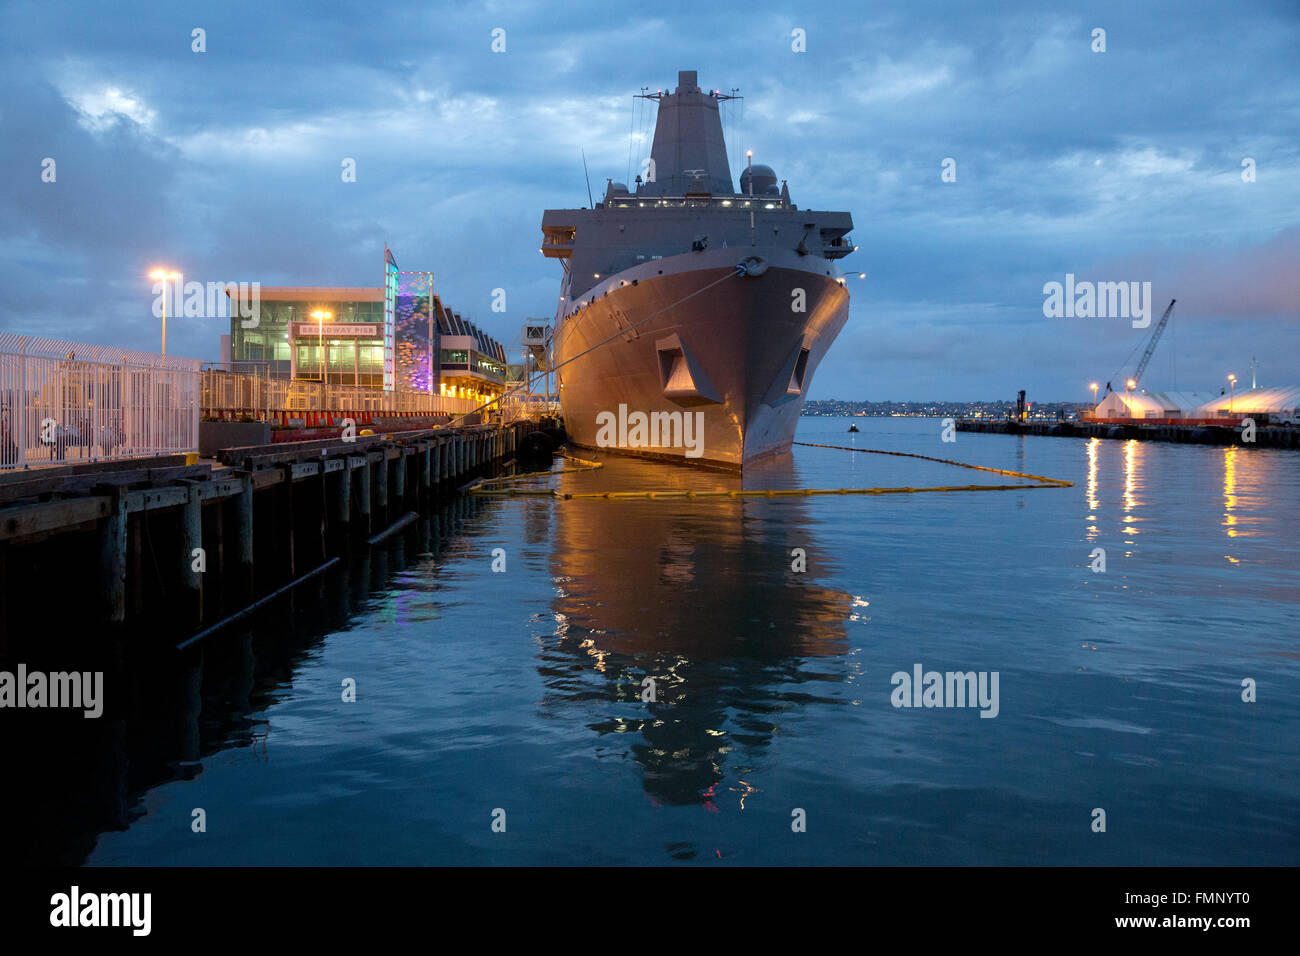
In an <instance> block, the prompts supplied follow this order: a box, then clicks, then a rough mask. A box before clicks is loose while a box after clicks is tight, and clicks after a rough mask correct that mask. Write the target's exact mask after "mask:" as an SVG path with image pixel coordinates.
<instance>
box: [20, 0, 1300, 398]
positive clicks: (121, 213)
mask: <svg viewBox="0 0 1300 956" xmlns="http://www.w3.org/2000/svg"><path fill="white" fill-rule="evenodd" d="M498 27H500V28H503V29H504V30H505V31H506V34H505V37H506V52H505V53H493V52H492V51H491V49H490V46H491V40H492V37H491V33H492V30H493V29H494V28H498ZM195 28H202V29H203V30H204V31H206V47H207V51H206V52H205V53H195V52H193V51H192V50H191V43H192V40H191V31H192V30H193V29H195ZM1095 28H1102V29H1104V30H1105V31H1106V52H1105V53H1094V52H1093V51H1092V49H1091V46H1092V43H1093V41H1092V31H1093V30H1094V29H1095ZM795 29H801V30H803V31H805V35H806V48H807V49H806V52H803V53H796V52H793V51H792V49H791V45H792V40H791V31H792V30H795ZM681 69H695V70H698V71H699V76H700V83H701V85H703V86H706V87H710V88H720V89H724V90H727V89H730V88H732V87H739V88H740V89H741V91H742V92H743V94H744V95H745V101H744V102H745V106H744V124H743V128H742V129H741V130H739V131H738V136H737V137H736V139H738V140H739V141H741V143H742V148H752V149H753V150H754V154H755V161H756V162H757V161H762V162H766V163H768V164H769V165H771V166H773V167H774V168H775V169H776V171H777V174H778V175H779V176H780V177H781V178H782V179H786V180H788V181H789V185H790V191H791V195H792V198H793V199H794V201H795V202H796V203H798V204H799V205H800V206H803V207H811V208H817V209H844V210H848V211H849V212H851V213H852V214H853V217H854V221H855V223H856V228H855V230H854V237H855V239H856V241H857V242H858V243H859V245H860V246H861V248H860V251H859V252H858V253H856V254H855V255H854V256H851V257H849V259H847V260H845V261H844V265H845V267H846V268H850V267H851V268H853V269H855V270H863V271H865V272H866V273H867V279H866V280H864V281H856V280H855V281H854V282H853V284H852V286H851V288H852V291H853V304H852V310H851V316H850V320H849V324H848V325H847V326H846V328H845V330H844V332H843V333H842V334H841V336H840V338H839V340H838V342H837V343H836V345H835V346H834V348H833V349H832V351H831V353H830V355H829V356H828V358H827V359H826V361H825V362H824V363H823V365H822V367H821V369H820V370H819V372H818V377H817V380H816V382H815V384H814V386H813V394H812V397H814V398H832V397H836V398H864V399H875V400H886V399H894V400H908V399H930V398H934V399H951V400H964V399H972V400H977V399H987V398H1003V397H1009V396H1013V395H1014V393H1015V390H1016V389H1018V388H1027V389H1028V390H1029V393H1030V397H1031V398H1036V399H1039V400H1043V401H1050V400H1058V399H1077V400H1082V399H1084V398H1086V397H1087V394H1088V393H1087V383H1088V382H1089V381H1090V380H1100V381H1103V382H1104V381H1106V380H1107V379H1109V378H1110V377H1111V376H1112V375H1114V374H1115V373H1116V372H1117V371H1118V370H1119V369H1120V366H1121V364H1122V363H1123V361H1124V359H1125V357H1126V356H1128V355H1130V353H1132V351H1133V349H1134V347H1135V345H1137V344H1138V343H1139V341H1140V340H1144V339H1145V337H1146V336H1147V335H1148V334H1149V330H1147V331H1142V330H1137V329H1134V328H1132V326H1131V324H1130V323H1129V322H1128V321H1126V320H1123V319H1078V318H1070V319H1066V318H1059V319H1049V318H1045V317H1044V315H1043V308H1042V307H1043V300H1044V295H1043V291H1042V288H1043V284H1044V283H1046V282H1051V281H1063V280H1064V277H1065V274H1066V273H1073V274H1075V275H1076V276H1078V277H1079V278H1080V279H1092V280H1096V281H1121V280H1124V281H1150V282H1151V283H1152V286H1153V295H1154V298H1155V300H1156V303H1157V304H1156V309H1155V312H1156V315H1157V316H1158V314H1159V312H1160V310H1161V309H1162V308H1163V306H1164V305H1165V304H1166V303H1167V302H1168V300H1169V298H1171V297H1175V296H1176V297H1177V298H1178V300H1179V303H1178V308H1177V311H1176V314H1175V318H1174V324H1173V327H1172V329H1171V331H1170V332H1168V333H1166V337H1165V339H1164V340H1163V341H1162V343H1161V347H1160V350H1159V351H1158V352H1157V354H1156V357H1155V359H1154V360H1153V362H1152V364H1151V368H1150V369H1149V371H1148V372H1147V376H1146V379H1145V381H1144V384H1145V385H1149V386H1150V387H1152V388H1160V387H1169V386H1171V385H1173V384H1174V383H1175V380H1176V383H1177V385H1178V386H1179V387H1180V388H1199V389H1211V388H1217V387H1218V386H1219V385H1220V384H1221V383H1222V382H1223V379H1224V376H1225V375H1226V374H1227V373H1228V372H1235V373H1236V374H1237V375H1238V376H1239V377H1242V378H1246V377H1248V375H1249V370H1248V365H1249V363H1250V360H1251V358H1252V357H1258V359H1259V363H1260V373H1259V374H1260V380H1261V384H1282V383H1288V384H1290V383H1296V382H1300V358H1298V356H1300V135H1298V134H1300V82H1298V80H1300V4H1297V3H1295V2H1290V3H1280V2H1243V3H1238V4H1223V3H1217V2H1174V3H1147V4H1135V3H1131V2H1120V3H1091V4H1018V3H1012V4H996V5H995V4H974V5H970V6H969V7H963V6H961V5H956V4H952V3H929V2H907V3H899V4H873V5H871V6H869V7H866V6H862V7H857V6H854V5H819V6H816V7H811V6H809V7H803V6H801V5H792V4H775V3H763V2H753V3H747V4H745V5H743V7H742V6H724V7H712V6H710V5H706V4H673V3H656V4H634V5H625V6H620V5H611V4H608V3H581V2H574V3H566V4H564V5H563V6H562V7H557V6H556V5H554V4H548V3H527V2H519V3H488V4H481V5H472V4H466V5H460V4H458V5H456V6H443V5H440V4H436V3H377V4H371V5H358V4H355V3H346V4H345V3H321V4H313V5H311V7H310V9H308V8H306V7H299V6H296V5H285V6H281V5H273V4H268V3H246V2H239V0H233V2H221V3H189V4H185V5H183V6H182V5H178V4H174V3H145V2H132V0H120V2H114V3H112V4H102V3H85V4H67V3H58V2H39V3H33V2H22V0H10V2H8V3H6V5H5V6H4V8H3V11H0V80H3V93H0V131H2V132H3V135H0V248H3V255H0V282H3V286H4V290H5V299H4V301H5V308H4V310H3V312H0V330H3V331H16V332H23V333H28V334H40V335H47V336H55V337H60V338H70V339H74V340H78V341H86V342H92V343H104V344H113V345H121V346H129V347H136V348H148V349H153V350H156V349H157V346H158V321H157V319H156V318H154V316H153V315H152V312H151V307H152V300H153V297H152V294H151V289H150V282H149V280H148V279H147V278H146V274H147V272H148V271H149V269H150V268H151V267H153V266H155V265H158V264H166V265H169V266H173V267H177V268H180V269H183V271H184V272H185V275H186V278H187V279H195V280H199V281H208V280H211V281H237V280H240V279H243V280H245V281H249V280H254V279H255V280H259V281H261V282H262V283H263V284H264V285H378V284H380V281H381V268H382V266H381V264H382V255H383V246H384V243H385V241H386V242H388V244H389V245H391V246H392V247H393V249H394V251H395V253H396V256H397V261H398V263H399V264H400V266H401V267H402V268H404V269H429V270H432V271H433V272H434V273H435V276H436V280H435V281H436V283H437V288H438V290H439V292H440V294H441V295H442V296H443V298H444V301H446V302H448V303H449V304H451V305H452V306H453V307H455V308H457V309H459V310H460V311H461V312H462V313H463V314H466V315H469V316H471V317H472V318H473V319H474V320H475V321H476V322H478V323H479V324H480V325H482V326H483V327H485V328H486V329H487V330H488V331H489V332H490V333H491V334H493V335H495V336H496V337H497V338H499V339H501V340H502V341H504V342H509V341H512V340H514V339H515V338H517V336H518V329H519V326H520V325H521V324H522V323H523V321H524V319H525V318H526V317H528V316H548V317H549V316H551V315H553V313H554V306H555V299H556V295H557V294H558V284H559V266H558V264H557V263H555V262H553V261H551V260H547V259H544V258H543V257H542V256H540V255H539V254H538V251H537V250H538V242H539V238H540V230H539V223H540V219H541V213H542V210H543V209H545V208H548V207H557V206H562V207H564V206H581V205H585V204H586V186H585V184H584V181H583V175H582V159H581V154H580V150H581V149H584V148H585V150H586V155H587V162H588V165H589V167H590V171H591V177H592V182H593V188H594V189H596V190H599V189H600V188H601V186H602V185H603V183H604V181H605V178H606V177H613V178H614V179H617V180H622V179H624V178H625V176H626V173H627V166H628V152H629V143H628V139H629V128H630V126H631V120H632V99H631V94H632V93H633V92H635V91H636V90H637V89H638V88H639V87H641V86H650V87H652V88H655V87H661V86H668V85H670V84H673V83H675V79H676V75H677V71H678V70H681ZM733 141H734V140H732V139H729V143H730V142H733ZM47 157H50V158H54V159H55V161H56V163H57V179H56V181H55V182H53V183H46V182H42V181H41V169H42V166H41V164H42V160H43V159H45V158H47ZM947 157H951V158H953V159H955V160H956V164H957V166H956V169H957V180H956V182H952V183H945V182H942V181H941V178H940V173H941V163H942V161H943V160H944V159H945V158H947ZM1247 157H1249V158H1251V159H1253V160H1254V163H1255V171H1256V180H1255V181H1254V182H1252V183H1246V182H1243V181H1242V166H1241V164H1242V160H1243V159H1245V158H1247ZM344 158H352V159H355V160H356V168H357V181H356V182H354V183H345V182H343V181H342V178H341V176H340V164H341V162H342V160H343V159H344ZM732 161H733V168H734V169H738V167H737V165H736V157H735V156H733V157H732ZM498 287H500V288H504V289H506V291H507V299H506V302H507V311H506V312H505V313H493V312H492V311H491V302H492V290H493V289H494V288H498ZM222 330H223V323H222V322H220V321H219V320H215V319H177V320H174V321H169V323H168V351H169V352H171V353H175V354H183V355H192V356H196V357H200V358H213V359H215V358H216V357H217V354H218V335H219V334H220V333H221V331H222ZM1129 367H1130V368H1131V365H1130V366H1129Z"/></svg>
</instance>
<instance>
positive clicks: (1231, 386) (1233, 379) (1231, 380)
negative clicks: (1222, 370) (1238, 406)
mask: <svg viewBox="0 0 1300 956" xmlns="http://www.w3.org/2000/svg"><path fill="white" fill-rule="evenodd" d="M1236 391H1237V376H1235V375H1229V376H1228V414H1229V415H1231V414H1232V398H1233V395H1234V394H1235V393H1236Z"/></svg>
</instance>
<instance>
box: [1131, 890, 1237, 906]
mask: <svg viewBox="0 0 1300 956" xmlns="http://www.w3.org/2000/svg"><path fill="white" fill-rule="evenodd" d="M1124 902H1125V903H1126V904H1129V903H1136V904H1141V905H1142V906H1150V907H1151V908H1153V909H1158V908H1159V907H1161V906H1163V905H1165V904H1168V903H1194V904H1196V905H1197V906H1201V905H1204V904H1207V903H1249V902H1250V894H1249V893H1241V892H1232V893H1226V892H1222V893H1221V892H1215V893H1196V894H1192V893H1183V892H1180V891H1176V892H1173V893H1125V894H1124Z"/></svg>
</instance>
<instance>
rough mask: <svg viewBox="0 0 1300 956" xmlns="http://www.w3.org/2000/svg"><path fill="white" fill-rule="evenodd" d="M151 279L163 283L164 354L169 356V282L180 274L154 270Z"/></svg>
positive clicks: (150, 274) (150, 275)
mask: <svg viewBox="0 0 1300 956" xmlns="http://www.w3.org/2000/svg"><path fill="white" fill-rule="evenodd" d="M149 278H150V279H157V280H159V281H160V282H162V284H163V287H162V354H163V355H166V354H167V280H168V279H178V278H180V273H179V272H168V271H166V270H165V269H154V270H153V272H150V273H149Z"/></svg>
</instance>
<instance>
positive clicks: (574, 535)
mask: <svg viewBox="0 0 1300 956" xmlns="http://www.w3.org/2000/svg"><path fill="white" fill-rule="evenodd" d="M611 472H616V473H617V485H611V477H612V475H611ZM798 484H799V476H798V474H797V473H796V471H795V467H794V465H793V462H792V460H791V456H789V455H785V456H782V457H779V458H777V459H776V460H773V461H769V462H765V463H763V464H761V465H758V466H753V467H751V469H749V470H747V471H746V473H745V477H744V488H746V489H753V488H790V487H796V486H797V485H798ZM741 486H742V484H741V480H740V479H739V478H737V477H731V476H719V475H716V474H710V473H705V472H701V471H697V470H693V469H689V468H686V467H682V466H664V465H654V464H646V463H641V462H630V461H628V460H626V459H615V460H613V461H612V462H611V463H610V468H609V469H608V470H606V471H603V472H602V471H594V472H582V473H578V474H574V475H572V476H566V478H565V479H564V480H563V484H562V488H563V490H565V491H570V492H573V491H586V490H604V489H606V488H609V487H622V488H634V489H638V490H682V489H693V490H696V491H704V490H738V489H740V488H741ZM808 507H809V505H808V502H807V501H804V500H800V499H790V498H782V499H765V498H708V499H695V500H690V501H683V500H682V499H680V498H659V499H652V500H639V501H638V500H620V501H606V500H571V501H567V502H565V503H564V504H563V505H561V506H558V507H556V508H555V509H554V511H553V512H552V514H553V520H554V528H553V529H552V531H553V535H554V542H553V550H552V552H551V554H552V557H551V570H552V574H553V577H554V581H555V590H556V596H555V599H554V601H553V602H552V607H553V611H554V615H555V621H556V622H557V625H558V626H557V628H556V632H555V635H554V637H553V638H551V639H550V640H549V641H547V642H546V645H545V647H544V649H543V652H542V655H541V668H542V673H543V676H544V677H545V678H546V685H547V694H546V699H545V702H544V706H545V707H546V708H548V710H550V711H551V712H552V713H553V714H557V715H558V714H562V713H563V707H564V705H565V704H566V703H584V704H585V702H587V701H589V700H590V699H591V698H592V696H593V695H596V696H597V698H603V699H610V700H614V701H620V702H623V703H625V704H627V705H628V706H626V707H624V708H621V709H620V711H619V714H618V715H617V716H610V717H606V718H602V719H598V720H596V721H594V722H593V723H592V724H591V729H592V730H593V731H595V732H596V733H598V734H601V735H607V734H631V735H633V736H632V737H631V738H630V739H628V742H627V743H626V744H622V745H621V746H623V747H624V748H626V749H627V750H628V751H629V752H630V754H631V755H632V756H633V757H634V758H635V760H636V761H637V762H638V763H639V764H640V765H641V767H642V773H643V775H644V783H645V789H646V792H647V793H648V794H649V795H650V797H651V798H652V799H653V800H654V801H656V802H660V803H664V804H689V803H701V802H704V803H706V804H708V803H710V802H711V801H716V800H719V799H721V798H722V796H723V795H726V796H728V797H730V796H731V794H728V793H727V791H726V790H723V791H722V793H721V794H720V793H719V790H718V787H719V785H720V783H721V782H722V781H723V780H724V778H727V777H733V778H734V777H735V775H736V774H737V773H738V774H740V776H744V777H745V780H744V781H735V783H737V784H740V785H735V786H731V787H729V788H728V789H734V790H737V791H739V793H740V794H741V797H740V798H739V799H743V794H745V793H746V792H749V791H748V790H747V789H746V788H747V787H751V786H758V788H759V789H760V790H761V786H760V785H758V784H756V783H755V780H754V779H753V777H752V776H747V775H749V774H751V773H752V763H753V757H754V756H755V754H756V753H758V752H759V751H761V750H763V749H765V748H768V747H770V746H772V745H773V743H774V738H775V736H776V735H777V734H778V732H779V728H780V724H781V721H782V720H783V718H784V716H785V714H786V713H787V712H788V711H790V710H791V709H792V708H797V707H800V706H803V705H806V704H809V703H812V702H821V703H835V704H838V703H841V701H840V700H839V699H838V698H832V697H829V696H827V695H825V694H823V693H822V691H821V688H822V686H823V685H824V684H825V683H826V682H839V681H842V680H843V675H844V671H845V664H844V655H845V654H846V653H847V651H848V649H849V645H848V640H847V636H846V633H845V622H846V621H847V620H848V619H849V617H850V615H851V614H852V613H853V603H854V599H853V596H852V595H849V594H847V593H845V592H844V591H840V590H835V589H833V588H828V587H825V586H823V585H822V584H820V583H819V581H820V580H821V579H822V578H824V577H825V575H826V573H827V572H828V571H829V570H830V568H828V566H827V565H826V558H825V554H824V552H823V549H821V548H819V546H818V541H817V540H816V539H815V538H814V537H813V536H812V534H811V532H810V530H809V529H810V527H811V526H812V523H811V522H810V521H809V516H808V514H807V509H808ZM652 694H653V697H654V700H653V701H651V700H649V699H648V698H649V697H651V695H652ZM611 739H615V738H611ZM727 762H731V763H732V764H734V767H733V768H732V770H731V773H730V774H728V773H727V772H726V771H725V770H724V764H725V763H727Z"/></svg>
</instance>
